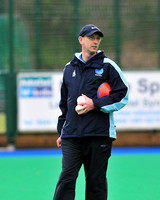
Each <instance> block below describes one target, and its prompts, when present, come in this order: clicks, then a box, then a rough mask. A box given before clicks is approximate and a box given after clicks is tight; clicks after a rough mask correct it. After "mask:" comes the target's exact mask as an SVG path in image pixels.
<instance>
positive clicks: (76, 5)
mask: <svg viewBox="0 0 160 200" xmlns="http://www.w3.org/2000/svg"><path fill="white" fill-rule="evenodd" d="M78 33H79V0H74V46H75V52H78V51H79V48H80V47H79V43H78Z"/></svg>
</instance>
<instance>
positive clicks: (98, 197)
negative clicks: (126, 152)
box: [84, 137, 112, 200]
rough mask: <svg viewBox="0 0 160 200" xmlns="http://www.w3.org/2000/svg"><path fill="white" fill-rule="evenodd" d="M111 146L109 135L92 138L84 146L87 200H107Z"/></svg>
mask: <svg viewBox="0 0 160 200" xmlns="http://www.w3.org/2000/svg"><path fill="white" fill-rule="evenodd" d="M87 144H88V145H87ZM111 148H112V141H111V139H110V138H107V137H102V138H101V137H97V138H95V137H94V138H91V139H89V141H88V142H87V143H86V144H85V146H84V152H85V158H84V169H85V176H86V200H93V199H94V200H107V179H106V172H107V166H108V159H109V157H110V155H111Z"/></svg>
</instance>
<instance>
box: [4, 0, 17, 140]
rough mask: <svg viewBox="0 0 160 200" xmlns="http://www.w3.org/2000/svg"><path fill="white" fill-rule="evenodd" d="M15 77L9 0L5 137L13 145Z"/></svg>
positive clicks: (12, 28)
mask: <svg viewBox="0 0 160 200" xmlns="http://www.w3.org/2000/svg"><path fill="white" fill-rule="evenodd" d="M15 80H16V77H15V75H14V17H13V0H9V73H8V74H7V77H6V111H7V137H8V142H9V143H14V139H15V135H16V117H17V116H16V89H15V88H16V86H15Z"/></svg>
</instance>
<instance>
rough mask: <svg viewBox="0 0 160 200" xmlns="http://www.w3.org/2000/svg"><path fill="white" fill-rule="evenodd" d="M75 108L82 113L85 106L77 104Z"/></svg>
mask: <svg viewBox="0 0 160 200" xmlns="http://www.w3.org/2000/svg"><path fill="white" fill-rule="evenodd" d="M75 110H76V112H77V113H80V112H82V111H83V106H81V105H77V106H76V108H75Z"/></svg>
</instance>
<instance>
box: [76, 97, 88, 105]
mask: <svg viewBox="0 0 160 200" xmlns="http://www.w3.org/2000/svg"><path fill="white" fill-rule="evenodd" d="M85 101H86V100H85V98H84V97H83V96H79V97H78V98H77V103H78V104H79V103H84V102H85Z"/></svg>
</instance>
